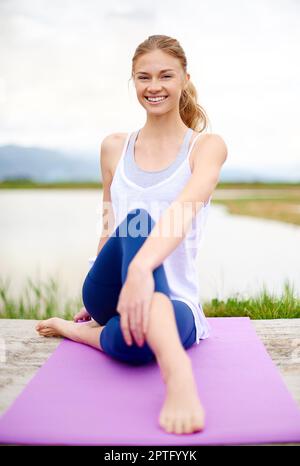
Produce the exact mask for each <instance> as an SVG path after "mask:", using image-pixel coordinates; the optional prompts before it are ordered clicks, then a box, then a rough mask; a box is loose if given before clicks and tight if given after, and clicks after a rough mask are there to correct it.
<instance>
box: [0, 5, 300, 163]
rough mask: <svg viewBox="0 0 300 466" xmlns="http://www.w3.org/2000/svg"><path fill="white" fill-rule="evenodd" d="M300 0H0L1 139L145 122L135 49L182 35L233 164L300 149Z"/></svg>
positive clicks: (91, 142)
mask: <svg viewBox="0 0 300 466" xmlns="http://www.w3.org/2000/svg"><path fill="white" fill-rule="evenodd" d="M299 20H300V1H298V0H251V1H246V0H226V1H224V0H185V1H182V0H163V1H162V0H152V1H151V2H149V1H148V0H111V1H109V2H105V1H97V0H81V1H80V0H51V1H50V0H0V56H1V60H0V145H3V144H19V145H24V146H33V145H34V146H38V147H44V148H57V149H64V150H68V151H71V152H72V151H74V153H75V151H85V152H90V153H92V154H93V153H95V156H98V153H99V147H100V144H101V141H102V139H103V138H104V137H105V136H106V135H108V134H110V133H113V132H128V131H135V130H137V129H139V128H140V127H142V126H143V125H144V123H145V121H146V114H145V110H144V109H143V108H142V107H141V105H140V104H139V102H138V100H137V97H136V94H135V89H134V85H133V82H132V81H129V79H130V75H131V60H132V56H133V54H134V51H135V49H136V48H137V46H138V45H139V43H141V42H142V41H144V40H145V39H146V38H147V37H148V36H149V35H152V34H165V35H169V36H171V37H174V38H176V39H177V40H178V41H179V42H180V44H181V46H182V47H183V49H184V51H185V54H186V57H187V62H188V66H187V68H188V72H189V73H190V75H191V80H192V82H193V83H194V85H195V86H196V89H197V92H198V102H199V103H200V105H202V106H203V107H204V108H205V110H206V112H207V114H208V116H209V120H210V122H211V128H210V131H211V132H213V133H217V134H219V135H221V136H222V137H223V139H224V141H225V142H226V144H227V148H228V158H227V161H226V164H227V166H231V167H243V168H247V167H249V168H257V167H259V168H261V169H262V170H263V169H268V167H271V166H275V165H276V166H277V167H278V166H284V167H285V166H286V167H288V166H290V165H291V164H295V163H299V159H300V157H299V156H300V138H299V122H300V60H299V56H300V27H299Z"/></svg>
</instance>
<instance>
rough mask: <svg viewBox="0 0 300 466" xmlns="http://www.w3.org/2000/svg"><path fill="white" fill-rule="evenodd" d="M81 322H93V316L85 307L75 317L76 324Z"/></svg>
mask: <svg viewBox="0 0 300 466" xmlns="http://www.w3.org/2000/svg"><path fill="white" fill-rule="evenodd" d="M79 320H86V321H88V320H91V316H90V314H89V313H88V311H87V310H86V308H85V307H84V306H83V307H82V308H81V309H80V311H79V312H77V314H76V315H75V316H74V322H78V321H79Z"/></svg>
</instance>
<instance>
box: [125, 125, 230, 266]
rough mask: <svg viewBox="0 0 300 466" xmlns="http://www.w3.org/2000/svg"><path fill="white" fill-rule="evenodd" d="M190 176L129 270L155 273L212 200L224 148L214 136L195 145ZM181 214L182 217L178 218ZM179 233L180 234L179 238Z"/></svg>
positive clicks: (208, 135) (225, 149) (223, 159)
mask: <svg viewBox="0 0 300 466" xmlns="http://www.w3.org/2000/svg"><path fill="white" fill-rule="evenodd" d="M193 150H195V152H196V154H195V155H196V156H195V162H194V168H193V173H192V175H191V177H190V179H189V181H188V182H187V184H186V185H185V187H184V189H183V190H182V192H181V193H180V195H179V196H178V197H177V198H176V199H175V200H174V202H172V204H171V205H170V206H169V207H168V208H167V209H166V210H165V211H164V212H163V214H162V215H161V217H160V219H159V221H158V222H157V223H156V224H155V226H154V227H153V229H152V230H151V233H150V234H149V236H148V238H147V239H146V241H145V242H144V244H143V246H142V247H141V248H140V249H139V251H138V253H137V254H136V255H135V257H134V258H133V260H132V261H131V263H130V265H129V269H130V270H141V269H145V268H146V269H150V270H152V271H153V270H154V269H155V268H156V267H158V266H159V265H160V264H161V263H162V262H163V261H164V259H165V258H166V257H167V256H168V255H169V254H170V253H171V252H172V251H173V250H174V249H175V248H176V247H177V246H178V245H179V243H180V242H181V241H182V240H183V238H184V237H185V235H186V234H187V232H188V230H189V228H190V226H191V224H192V221H193V218H194V217H195V216H196V214H197V213H198V211H199V209H201V208H202V206H203V205H204V202H205V201H206V200H207V199H208V198H209V197H210V196H211V194H212V193H213V191H214V189H215V187H216V185H217V184H218V181H219V175H220V171H221V168H222V165H223V163H224V162H225V160H226V158H227V146H226V144H225V142H224V141H223V139H222V138H221V137H220V136H219V135H217V134H207V135H205V136H204V137H203V138H201V139H200V140H199V141H197V143H196V144H195V147H194V149H193ZM181 213H183V215H180V214H181ZM172 218H176V219H177V221H176V234H175V232H174V234H172V230H171V234H168V235H163V234H161V233H160V232H164V231H170V229H169V226H170V225H172V224H170V219H172ZM178 231H179V234H178Z"/></svg>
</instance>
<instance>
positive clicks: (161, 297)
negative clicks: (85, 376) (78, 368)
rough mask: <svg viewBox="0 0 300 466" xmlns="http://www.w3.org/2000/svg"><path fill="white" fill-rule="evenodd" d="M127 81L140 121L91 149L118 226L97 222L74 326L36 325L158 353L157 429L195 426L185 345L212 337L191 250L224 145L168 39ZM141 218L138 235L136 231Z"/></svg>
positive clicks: (143, 356) (142, 354) (139, 58)
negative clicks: (161, 392)
mask: <svg viewBox="0 0 300 466" xmlns="http://www.w3.org/2000/svg"><path fill="white" fill-rule="evenodd" d="M132 78H133V79H134V84H135V89H136V94H137V98H138V101H139V102H140V104H141V105H142V107H143V108H144V109H145V110H146V113H147V119H146V123H145V125H144V126H143V127H142V128H141V129H140V130H139V131H136V132H133V133H130V134H124V133H114V134H111V135H109V136H107V137H105V138H104V140H103V141H102V144H101V151H100V163H101V171H102V178H103V203H104V204H105V205H108V206H111V207H112V208H111V209H109V215H112V217H113V218H114V226H115V225H116V226H117V228H113V229H112V228H111V227H108V228H107V229H106V230H107V231H105V232H104V229H103V234H102V236H101V238H100V242H99V246H98V251H97V256H96V260H95V262H94V264H93V265H92V267H91V269H90V271H89V273H88V275H87V277H86V279H85V281H84V284H83V289H82V297H83V303H84V305H85V307H83V308H82V309H81V310H80V312H79V313H78V314H76V316H75V317H74V320H75V322H71V321H66V320H63V319H60V318H57V317H54V318H51V319H48V320H45V321H41V322H39V323H38V325H37V327H36V329H37V331H38V332H39V333H40V334H41V335H44V336H57V335H59V336H63V337H66V338H69V339H71V340H74V341H77V342H80V343H84V344H87V345H90V346H93V347H95V348H97V349H99V350H101V351H104V353H106V354H108V355H110V356H111V357H114V358H116V359H118V360H120V361H123V362H125V363H129V364H145V363H147V362H149V361H152V360H153V359H154V360H155V359H156V361H157V363H158V365H159V367H160V370H161V374H162V378H163V381H164V383H165V385H166V398H165V400H164V404H163V406H162V409H161V412H160V415H159V425H160V426H161V427H162V428H163V429H164V430H166V431H167V432H169V433H176V434H184V433H192V432H194V431H199V430H202V429H203V428H204V418H205V413H204V409H203V406H202V404H201V402H200V399H199V397H198V394H197V386H196V382H195V379H194V376H193V371H192V364H191V361H190V358H189V357H188V354H187V352H186V350H187V349H188V348H189V347H190V346H191V345H193V344H194V343H197V344H198V343H199V341H200V340H201V339H204V338H207V337H208V336H209V327H208V325H207V321H206V318H205V315H204V313H203V310H202V307H201V305H199V303H198V297H199V290H198V275H197V270H196V264H195V258H196V252H197V247H198V246H199V240H200V239H201V235H200V231H201V228H202V226H203V225H204V223H205V218H206V215H207V212H208V208H209V206H210V200H211V197H212V193H213V191H214V189H215V187H216V185H217V183H218V180H219V175H220V170H221V167H222V165H223V163H224V161H225V160H226V157H227V147H226V144H225V143H224V141H223V139H222V138H221V137H220V136H219V135H217V134H202V133H203V132H204V130H205V129H206V127H207V117H206V115H205V112H204V110H203V109H202V108H201V107H200V105H198V103H197V93H196V89H195V87H194V85H193V84H192V83H191V80H190V75H189V73H187V60H186V57H185V54H184V51H183V50H182V47H181V46H180V44H179V42H178V41H177V40H176V39H173V38H171V37H168V36H162V35H155V36H150V37H148V39H147V40H145V41H144V42H143V43H141V44H140V45H139V46H138V47H137V49H136V51H135V54H134V57H133V59H132ZM199 129H200V131H197V130H199ZM104 210H105V209H104ZM182 213H183V214H182ZM109 218H111V217H109ZM137 218H138V222H137ZM170 219H173V221H172V220H170ZM174 219H175V220H174ZM203 220H204V221H203ZM106 224H107V222H106V221H104V220H103V226H104V225H105V226H106ZM138 224H139V225H141V224H143V225H144V233H145V234H143V235H138V234H136V232H137V228H136V227H137V225H138ZM174 224H175V227H176V228H174ZM170 226H173V229H172V228H171V232H170ZM128 227H129V229H128V230H127V228H128ZM192 227H193V228H192ZM134 228H135V229H134ZM175 229H176V233H175ZM124 231H125V234H122V232H123V233H124ZM127 231H128V232H127ZM166 231H167V234H165V233H164V232H166ZM178 231H179V234H178ZM78 320H87V322H84V323H80V324H79V323H78Z"/></svg>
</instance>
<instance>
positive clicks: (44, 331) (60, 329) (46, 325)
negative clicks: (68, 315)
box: [35, 317, 80, 337]
mask: <svg viewBox="0 0 300 466" xmlns="http://www.w3.org/2000/svg"><path fill="white" fill-rule="evenodd" d="M70 325H77V324H75V323H74V322H72V321H68V320H65V319H61V318H60V317H51V318H50V319H46V320H41V321H40V322H38V324H37V325H36V326H35V329H36V331H37V332H38V333H39V334H40V335H42V336H44V337H60V336H63V335H64V330H66V329H67V328H70ZM78 325H80V324H78Z"/></svg>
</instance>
